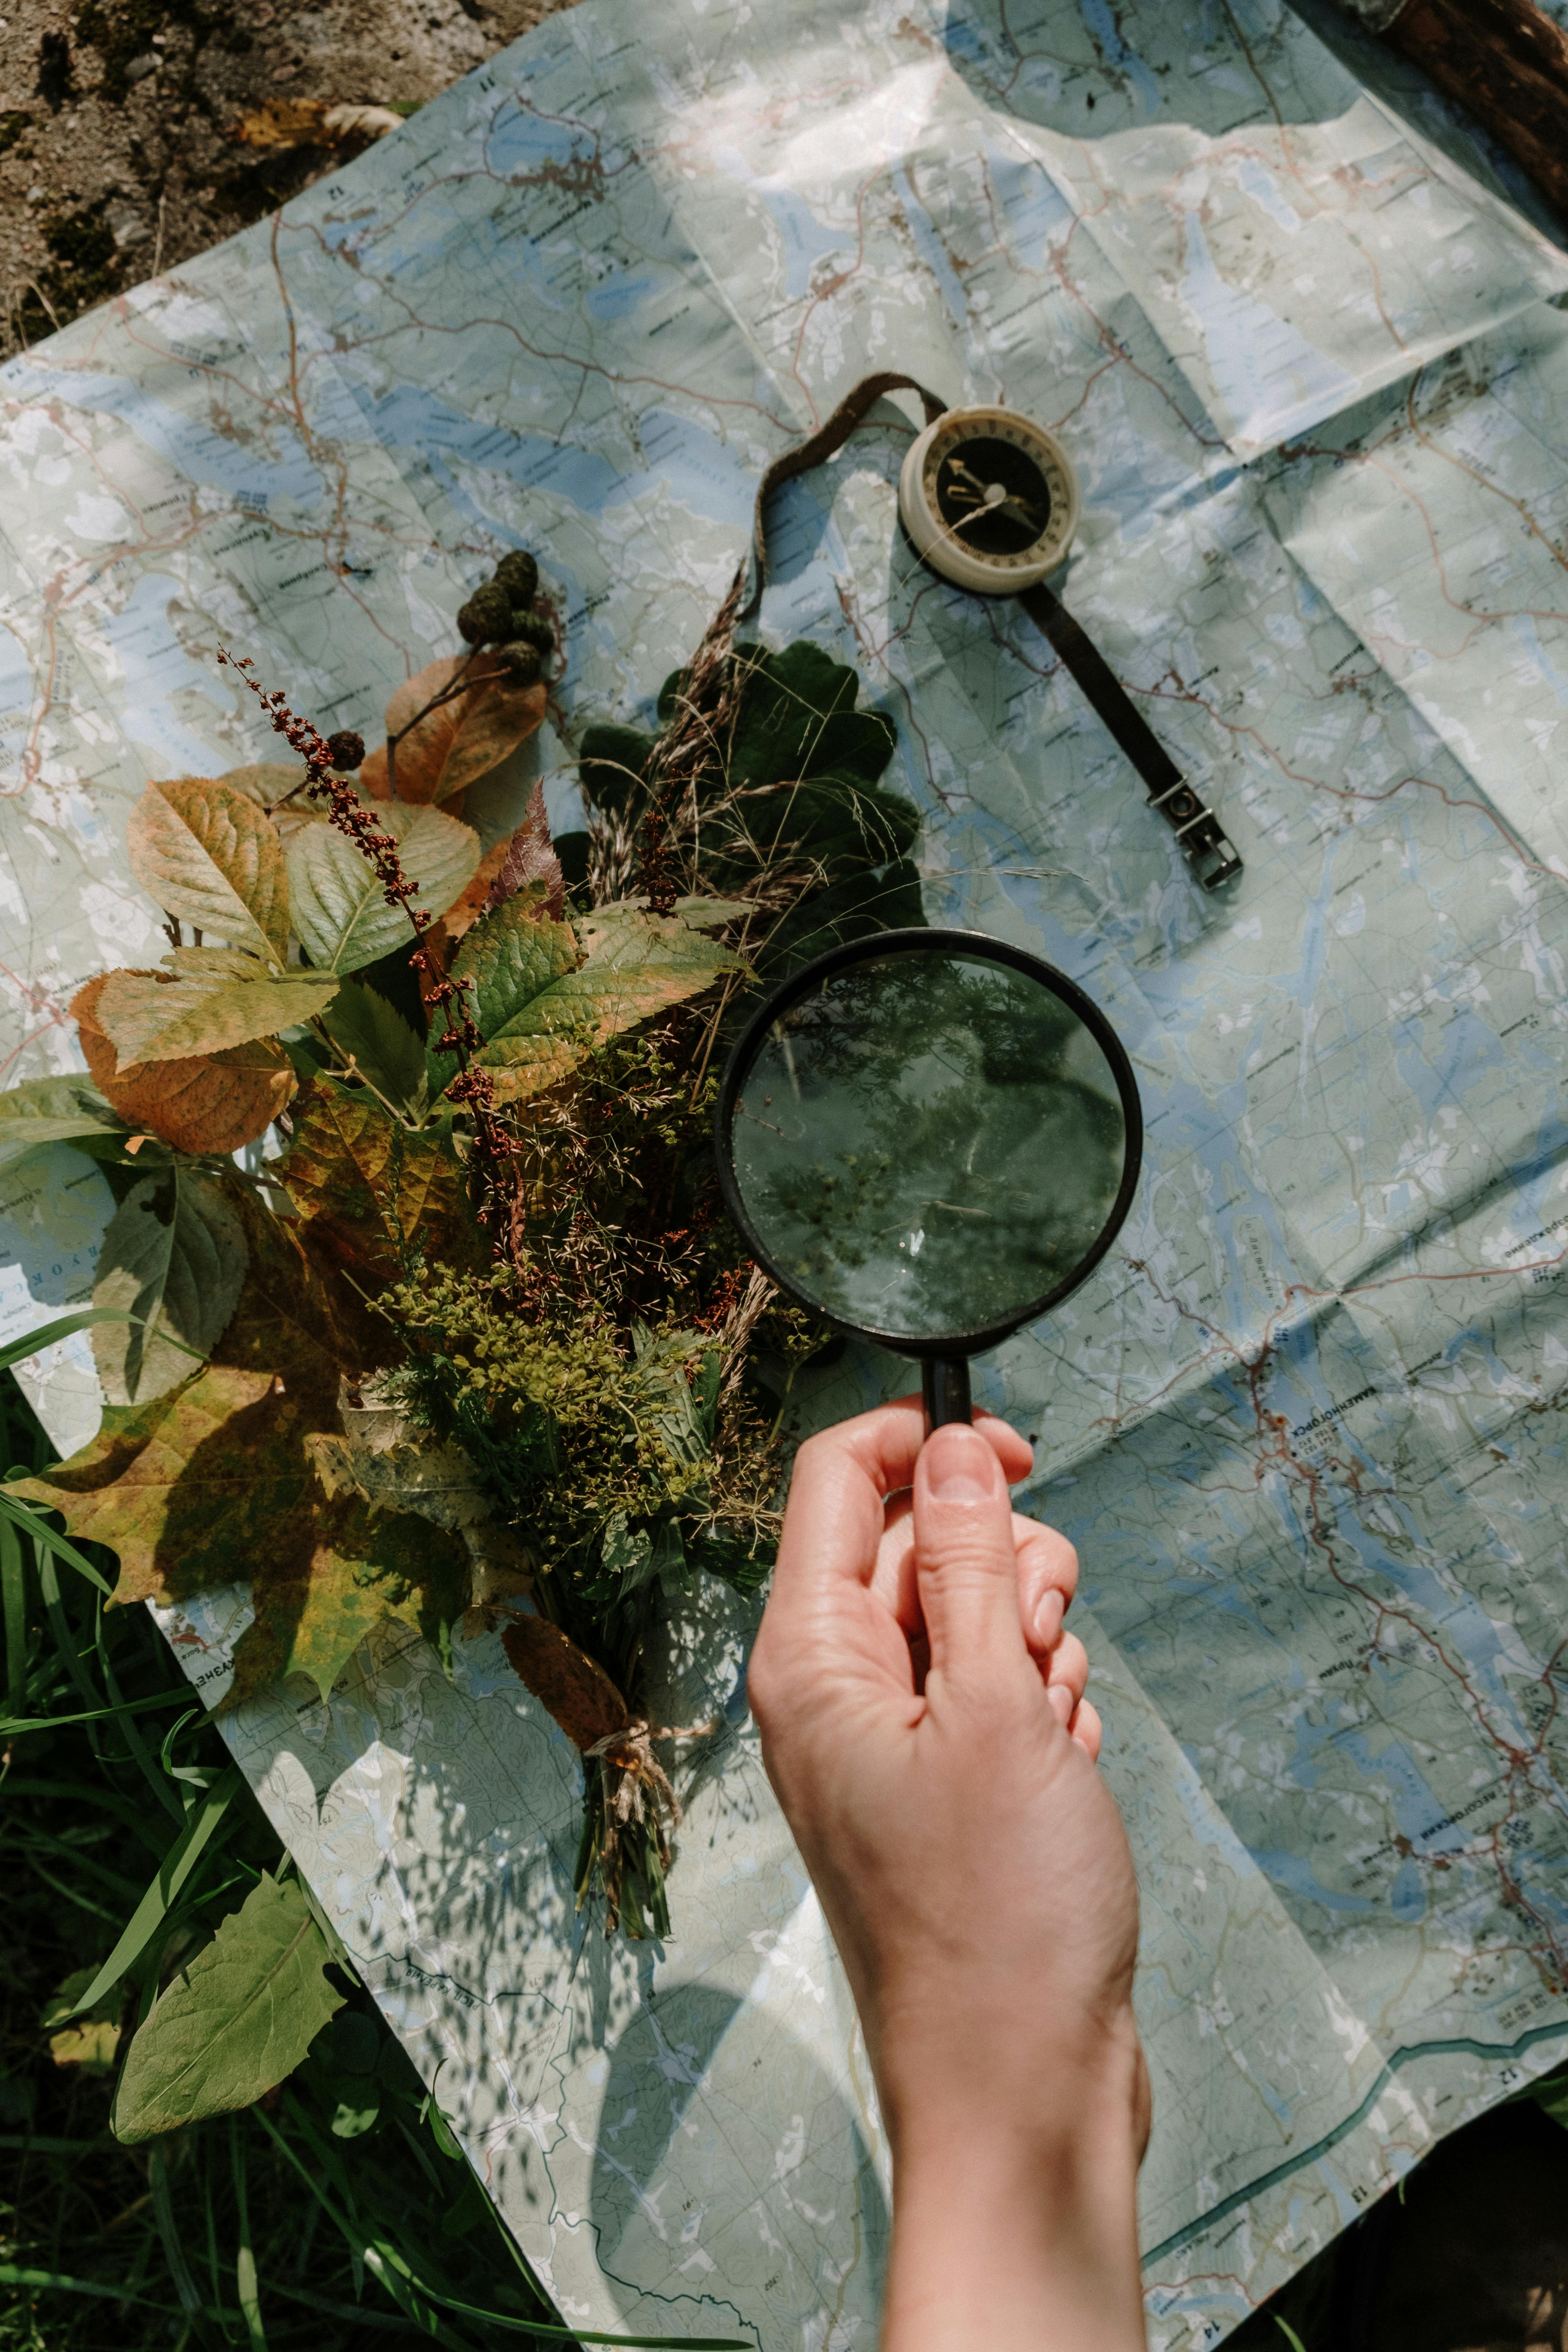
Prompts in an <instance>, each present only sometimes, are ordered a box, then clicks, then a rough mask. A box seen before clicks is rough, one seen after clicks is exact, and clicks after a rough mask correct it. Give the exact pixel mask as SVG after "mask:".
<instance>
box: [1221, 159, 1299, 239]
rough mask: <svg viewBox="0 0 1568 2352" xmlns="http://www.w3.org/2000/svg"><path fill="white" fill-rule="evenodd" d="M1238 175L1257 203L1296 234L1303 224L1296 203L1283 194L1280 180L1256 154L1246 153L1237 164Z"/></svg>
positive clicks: (1282, 226)
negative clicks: (1291, 202)
mask: <svg viewBox="0 0 1568 2352" xmlns="http://www.w3.org/2000/svg"><path fill="white" fill-rule="evenodd" d="M1236 176H1237V180H1238V181H1239V182H1240V184H1241V185H1242V187H1243V188H1244V189H1245V191H1246V193H1247V194H1248V195H1249V196H1250V197H1251V198H1252V201H1253V203H1254V204H1255V205H1258V206H1259V207H1260V209H1261V210H1262V211H1264V212H1266V213H1267V214H1268V217H1269V219H1270V220H1271V221H1274V222H1275V223H1276V224H1277V225H1278V226H1279V227H1280V228H1283V229H1289V230H1290V231H1291V232H1292V234H1294V232H1295V231H1296V230H1297V229H1299V228H1300V226H1301V215H1300V213H1299V212H1298V211H1297V210H1296V207H1295V206H1294V205H1292V204H1289V203H1288V202H1287V200H1286V198H1285V197H1284V196H1283V195H1282V194H1281V193H1280V190H1279V182H1278V181H1277V180H1276V179H1275V177H1274V174H1273V173H1272V172H1269V171H1267V170H1266V169H1265V168H1264V166H1263V164H1262V163H1259V161H1258V158H1257V156H1255V155H1244V156H1242V157H1241V159H1240V160H1239V162H1238V163H1237V166H1236Z"/></svg>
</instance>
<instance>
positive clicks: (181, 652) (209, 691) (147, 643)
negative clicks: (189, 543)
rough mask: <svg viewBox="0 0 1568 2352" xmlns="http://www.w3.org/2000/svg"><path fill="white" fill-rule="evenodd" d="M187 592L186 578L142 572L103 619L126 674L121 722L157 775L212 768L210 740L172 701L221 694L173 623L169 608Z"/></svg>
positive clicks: (203, 771) (212, 698) (204, 771)
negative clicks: (186, 720)
mask: <svg viewBox="0 0 1568 2352" xmlns="http://www.w3.org/2000/svg"><path fill="white" fill-rule="evenodd" d="M184 593H185V589H184V582H183V581H180V580H176V579H174V578H173V577H171V576H170V575H168V574H166V573H162V572H143V573H142V576H141V577H140V578H139V579H138V580H137V581H136V583H135V585H134V586H133V588H132V591H131V593H130V595H129V596H128V597H127V599H126V601H125V603H124V604H122V605H121V608H120V610H119V612H117V613H110V614H107V615H106V616H105V617H104V619H103V620H102V621H101V622H100V628H101V630H102V634H103V635H104V637H105V639H106V640H107V642H108V643H109V644H110V646H112V647H113V649H114V651H115V653H116V654H117V655H118V656H119V657H120V663H121V670H122V672H123V684H122V687H121V692H122V693H123V695H124V698H125V700H124V708H123V710H122V712H121V722H120V723H121V726H122V727H123V728H124V730H125V732H126V733H127V735H129V736H130V737H131V739H132V742H135V743H139V744H141V745H142V747H143V748H144V749H145V750H146V751H149V752H150V753H151V754H152V761H151V766H152V770H153V774H155V775H157V774H163V775H176V776H179V775H185V776H200V775H210V774H211V772H212V743H211V740H210V739H208V738H204V737H202V736H200V735H196V734H193V733H191V732H190V731H189V730H187V728H186V727H185V725H184V721H183V720H182V719H180V718H179V717H178V716H177V715H176V713H175V711H174V705H173V698H174V695H176V694H178V693H180V692H182V691H184V692H190V691H191V690H192V689H193V688H194V689H195V691H196V692H197V693H199V694H201V695H203V696H205V698H206V699H207V701H208V702H209V703H212V704H216V702H217V701H218V695H217V693H216V691H215V687H214V677H213V672H212V670H211V669H210V668H209V667H206V665H205V664H202V663H197V662H195V661H193V660H192V659H191V657H190V656H189V655H188V654H187V653H186V651H185V649H184V646H182V644H181V643H180V640H179V638H178V636H177V635H175V633H174V630H173V629H172V628H171V627H170V625H169V606H170V605H171V604H172V603H173V602H174V599H175V598H176V597H178V596H183V595H184Z"/></svg>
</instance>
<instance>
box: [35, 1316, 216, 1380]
mask: <svg viewBox="0 0 1568 2352" xmlns="http://www.w3.org/2000/svg"><path fill="white" fill-rule="evenodd" d="M143 1319H144V1318H142V1316H140V1315H128V1314H127V1313H126V1311H125V1309H124V1307H75V1308H73V1310H72V1312H71V1313H70V1314H68V1315H57V1316H56V1318H55V1319H54V1321H53V1322H52V1323H40V1324H39V1325H38V1326H37V1328H36V1329H35V1330H32V1331H24V1332H23V1334H22V1336H21V1338H20V1339H12V1340H10V1341H9V1342H8V1343H7V1345H6V1346H5V1347H4V1348H0V1372H8V1371H9V1370H10V1369H11V1367H12V1365H13V1364H25V1363H26V1360H27V1359H28V1357H29V1356H39V1355H42V1353H43V1351H44V1349H46V1348H54V1347H58V1344H59V1342H60V1341H61V1340H62V1339H74V1338H75V1336H76V1334H77V1333H78V1332H79V1331H85V1330H86V1329H87V1327H88V1325H89V1323H140V1322H142V1320H143ZM160 1336H162V1335H160ZM171 1344H172V1345H174V1346H176V1347H177V1346H178V1345H179V1344H180V1343H179V1341H178V1340H175V1341H173V1342H172V1343H171ZM192 1352H193V1350H191V1349H186V1353H187V1354H190V1353H192Z"/></svg>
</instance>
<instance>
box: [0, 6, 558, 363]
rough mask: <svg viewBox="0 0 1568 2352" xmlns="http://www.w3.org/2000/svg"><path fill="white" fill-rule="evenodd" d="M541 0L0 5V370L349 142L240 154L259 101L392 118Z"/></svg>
mask: <svg viewBox="0 0 1568 2352" xmlns="http://www.w3.org/2000/svg"><path fill="white" fill-rule="evenodd" d="M557 5H559V0H81V5H79V6H78V7H77V8H76V9H75V11H74V13H68V11H67V9H66V8H64V7H62V6H61V5H58V0H0V359H5V358H8V357H10V356H11V355H12V353H14V352H16V351H17V350H18V349H20V348H21V346H22V345H23V344H24V343H33V342H37V341H38V339H39V338H40V337H41V336H43V335H47V333H48V332H49V331H50V330H51V328H52V327H54V326H64V325H65V324H66V322H67V321H68V320H70V319H73V318H75V317H76V316H77V315H78V313H79V311H82V310H90V309H91V307H92V306H93V304H94V303H95V302H101V301H103V300H104V299H105V298H106V297H107V296H109V295H111V294H115V293H117V292H119V291H120V289H121V288H122V287H125V286H133V285H135V284H137V283H138V282H139V281H140V280H141V279H142V278H151V277H153V276H155V275H156V273H157V272H158V271H159V270H160V269H166V268H172V267H174V266H176V265H178V264H179V263H180V262H182V261H185V260H188V259H189V258H190V257H191V255H193V254H195V253H200V252H202V251H203V250H204V248H205V247H207V246H210V245H216V243H217V242H218V241H219V240H220V239H221V238H223V237H226V236H233V235H234V234H235V232H236V230H237V229H241V228H244V227H246V226H248V224H249V223H250V222H252V221H255V220H259V219H261V218H263V217H264V216H265V215H267V214H268V213H269V212H271V211H273V210H274V209H275V208H276V207H277V205H279V204H280V203H283V202H285V201H286V200H287V199H288V198H289V197H291V196H293V195H296V194H298V193H299V191H300V189H301V188H303V187H305V186H306V185H308V184H309V183H310V181H311V180H313V179H315V178H317V177H319V176H320V174H321V173H324V172H328V171H331V170H333V169H334V168H335V167H336V166H337V165H338V164H339V163H342V161H343V160H344V157H345V155H348V154H353V153H354V152H357V151H356V149H355V147H354V146H353V144H352V143H350V144H347V145H342V144H340V145H336V146H320V145H318V146H308V147H300V148H295V149H293V150H291V151H288V152H277V151H268V150H258V149H257V148H255V147H253V146H249V145H247V144H244V143H242V142H240V141H239V140H237V138H236V136H235V135H234V126H235V124H236V123H237V121H238V120H239V118H240V117H241V116H242V115H243V114H245V113H247V112H248V111H251V110H255V109H257V108H258V107H260V106H261V105H262V104H263V102H264V101H265V100H297V99H320V100H324V101H326V102H327V103H328V104H329V105H336V104H340V103H346V104H363V105H379V106H384V107H394V108H395V109H397V110H398V111H400V112H405V113H406V112H411V111H412V110H413V109H414V108H415V107H416V106H417V105H420V104H422V103H423V101H424V100H426V99H428V98H434V97H435V96H436V94H437V91H439V90H442V89H446V87H447V84H448V83H449V82H452V81H455V80H456V79H458V76H459V75H460V74H465V73H467V72H468V70H469V68H471V67H474V66H477V65H479V64H480V63H481V62H482V61H483V59H484V58H487V57H489V56H490V55H491V54H492V52H493V51H495V50H497V49H500V48H502V47H505V46H506V44H507V43H508V42H509V41H513V40H516V39H517V37H518V36H519V35H520V34H521V33H525V32H526V31H527V30H528V29H529V27H530V26H531V25H535V24H537V23H538V22H539V20H540V18H541V17H542V16H549V15H550V14H552V10H553V9H554V8H555V6H557Z"/></svg>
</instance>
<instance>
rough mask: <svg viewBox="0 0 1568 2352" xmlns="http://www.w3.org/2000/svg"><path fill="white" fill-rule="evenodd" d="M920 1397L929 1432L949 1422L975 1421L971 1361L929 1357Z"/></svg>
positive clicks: (926, 1361)
mask: <svg viewBox="0 0 1568 2352" xmlns="http://www.w3.org/2000/svg"><path fill="white" fill-rule="evenodd" d="M921 1395H922V1396H923V1397H924V1399H925V1409H926V1427H927V1429H928V1430H932V1429H940V1428H941V1427H942V1423H944V1422H948V1421H973V1418H974V1414H973V1409H972V1405H971V1400H970V1394H969V1359H968V1357H967V1356H928V1357H927V1358H926V1359H925V1360H924V1362H923V1363H922V1364H921Z"/></svg>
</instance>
